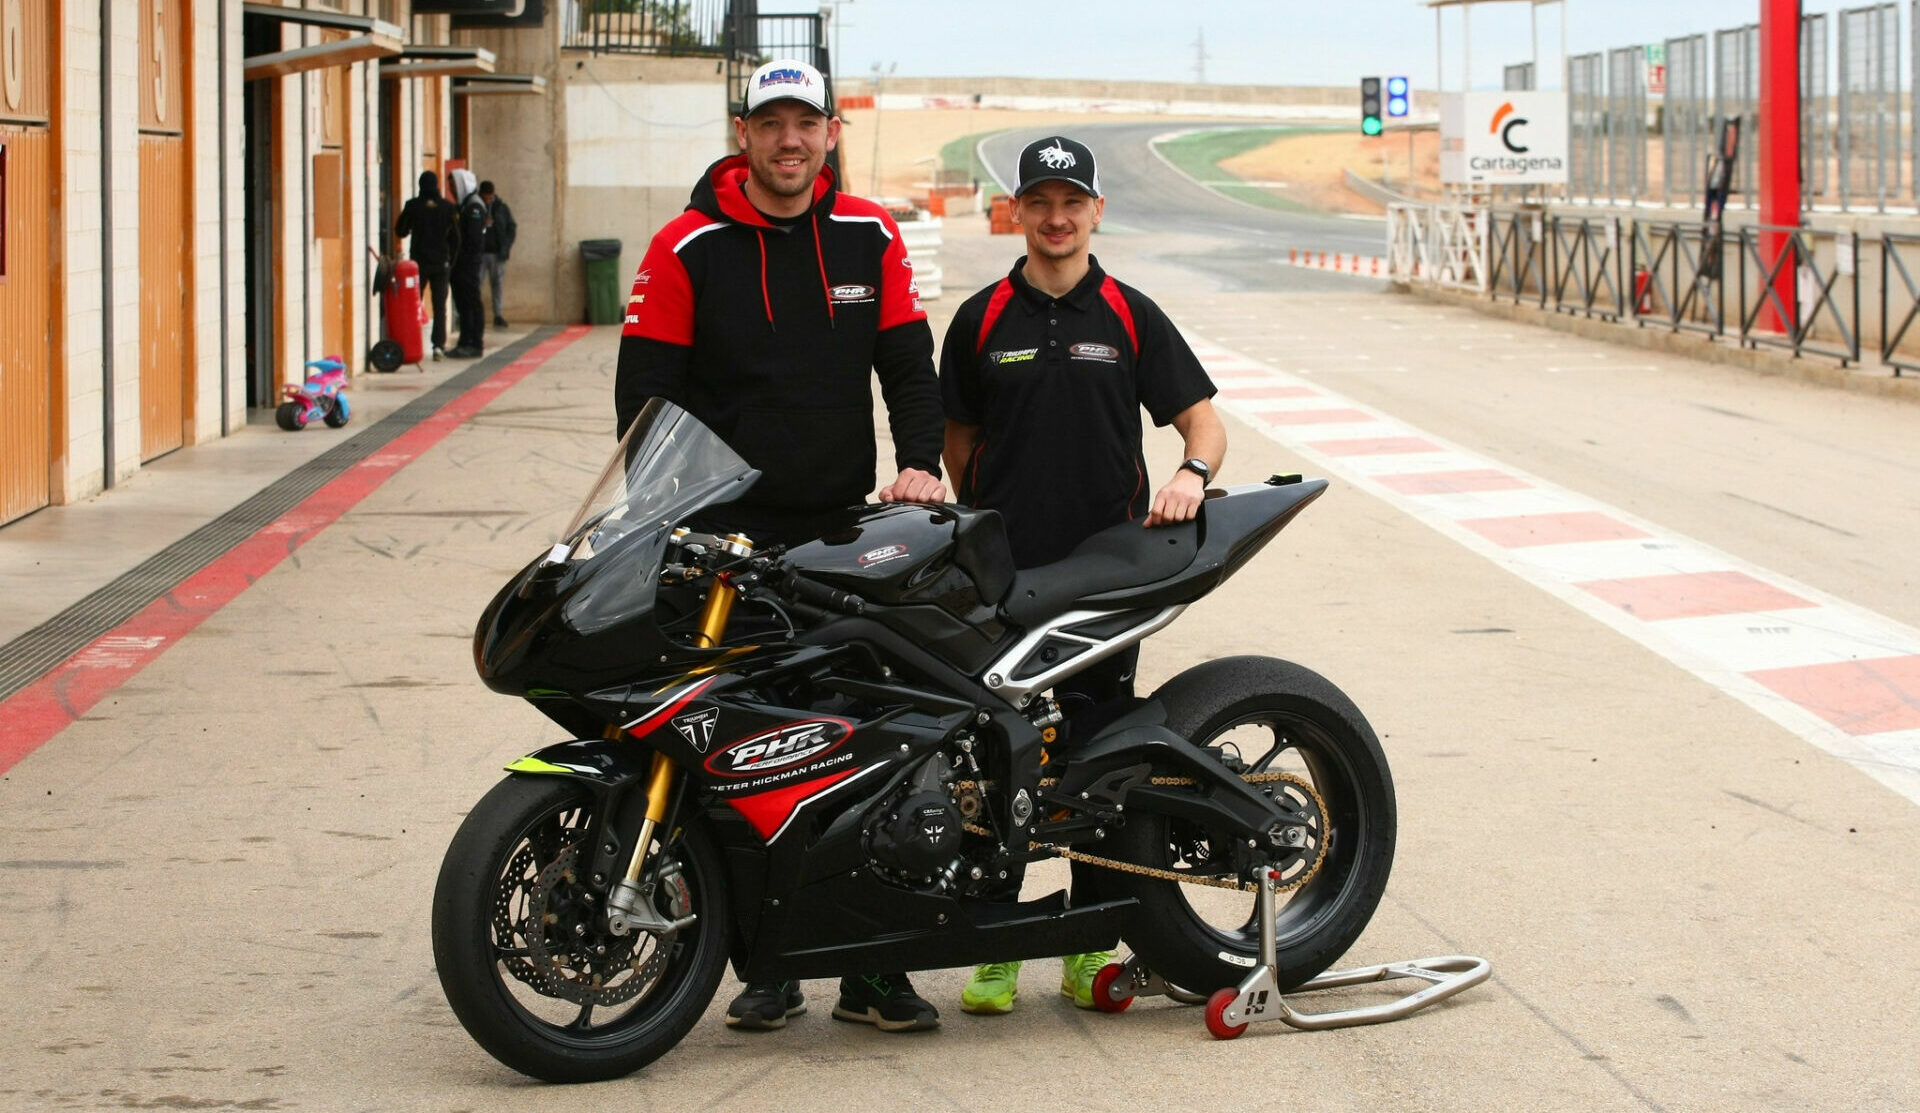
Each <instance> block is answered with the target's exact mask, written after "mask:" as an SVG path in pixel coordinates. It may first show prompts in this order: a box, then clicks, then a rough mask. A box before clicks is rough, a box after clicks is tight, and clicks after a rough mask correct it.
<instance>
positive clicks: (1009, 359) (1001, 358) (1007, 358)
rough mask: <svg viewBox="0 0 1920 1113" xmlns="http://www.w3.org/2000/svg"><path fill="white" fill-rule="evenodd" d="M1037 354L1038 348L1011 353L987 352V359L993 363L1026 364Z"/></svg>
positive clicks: (1022, 349)
mask: <svg viewBox="0 0 1920 1113" xmlns="http://www.w3.org/2000/svg"><path fill="white" fill-rule="evenodd" d="M1039 354H1040V349H1038V348H1018V349H1015V350H1014V351H1011V352H988V353H987V358H988V359H990V360H992V361H993V362H995V363H1027V362H1030V361H1031V360H1032V359H1033V358H1034V357H1035V356H1037V355H1039Z"/></svg>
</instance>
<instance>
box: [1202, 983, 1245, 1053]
mask: <svg viewBox="0 0 1920 1113" xmlns="http://www.w3.org/2000/svg"><path fill="white" fill-rule="evenodd" d="M1239 996H1240V991H1239V990H1238V989H1235V988H1234V987H1233V986H1228V987H1227V988H1225V989H1220V990H1215V991H1214V994H1213V996H1212V997H1209V998H1207V1031H1209V1032H1212V1033H1213V1038H1214V1039H1216V1040H1231V1039H1235V1038H1238V1037H1239V1035H1240V1033H1242V1032H1244V1031H1246V1030H1247V1026H1246V1025H1245V1024H1228V1023H1227V1010H1228V1009H1229V1008H1231V1007H1232V1006H1233V1003H1234V1001H1235V1000H1237V999H1238V998H1239Z"/></svg>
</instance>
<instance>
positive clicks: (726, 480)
mask: <svg viewBox="0 0 1920 1113" xmlns="http://www.w3.org/2000/svg"><path fill="white" fill-rule="evenodd" d="M759 474H760V473H759V472H757V471H755V470H754V469H753V468H751V467H749V466H748V465H747V463H746V461H745V460H743V459H741V458H740V456H739V454H738V453H735V452H734V451H733V450H732V449H731V448H729V447H728V446H727V444H726V442H724V441H722V440H721V439H720V438H719V437H718V436H717V435H716V434H714V432H713V431H712V430H710V429H708V428H707V427H706V426H705V425H703V424H701V423H700V421H699V420H698V419H696V418H695V417H694V416H693V415H691V414H689V413H687V412H686V411H685V410H682V409H681V408H680V407H678V406H675V405H673V404H672V403H670V402H665V401H662V400H660V399H655V400H653V401H652V402H649V403H648V404H647V406H646V408H645V409H644V410H642V411H641V413H640V416H639V417H638V418H636V419H635V420H634V423H633V425H632V426H631V427H630V428H629V429H628V430H627V433H626V435H625V436H624V437H622V438H621V439H620V442H619V444H618V445H617V446H616V447H615V449H614V453H613V456H612V458H611V459H610V460H608V462H607V465H606V467H604V468H603V469H602V470H601V472H600V477H599V479H598V481H597V482H596V483H595V484H594V487H593V489H592V491H591V492H590V493H589V494H588V496H587V498H586V500H585V501H584V502H582V503H581V506H580V509H579V510H578V511H576V512H575V514H574V516H573V518H572V520H571V521H570V522H569V523H568V525H567V527H566V529H565V531H564V532H563V533H562V535H561V537H560V539H559V541H558V542H557V543H556V544H554V545H553V547H552V548H551V549H549V550H548V551H547V553H546V554H545V555H544V556H542V557H540V558H539V559H537V560H535V561H534V562H532V563H531V564H529V565H527V566H526V567H525V568H524V569H522V570H521V571H520V573H519V574H518V575H516V576H515V577H514V578H513V579H512V580H511V581H509V582H508V583H507V585H506V586H505V587H503V588H502V589H501V590H500V592H499V594H498V595H496V596H495V597H494V599H493V601H492V602H491V603H490V604H489V605H488V606H487V609H486V611H485V613H484V614H482V615H481V618H480V624H479V628H478V629H477V630H476V631H475V634H474V664H475V667H476V668H477V669H478V671H479V673H480V677H481V679H482V680H484V681H485V682H486V683H487V685H488V686H489V687H491V688H493V689H495V690H496V691H501V692H508V693H512V694H515V695H524V696H529V697H532V698H542V697H562V696H573V695H578V694H580V693H584V692H589V691H594V690H597V689H601V688H605V687H607V686H609V685H613V684H619V683H623V682H632V681H635V680H637V679H639V678H640V677H641V676H642V675H643V674H645V673H648V672H654V673H657V672H660V671H667V670H665V669H664V668H663V666H667V665H672V664H677V663H678V662H680V660H681V659H682V658H685V657H688V656H689V655H695V656H697V655H699V653H701V652H710V651H695V650H692V649H690V648H689V647H687V646H685V645H683V644H680V643H677V642H674V641H672V640H670V639H668V638H667V637H665V636H664V635H663V634H662V633H661V631H660V627H659V624H658V622H657V621H656V617H655V610H656V607H657V606H658V604H659V602H660V598H659V592H660V579H661V577H660V570H661V564H662V561H663V558H664V556H665V553H666V550H667V545H668V542H669V541H670V539H671V537H672V533H673V530H674V527H675V526H677V525H679V524H680V523H682V522H683V521H685V520H686V519H688V518H690V517H693V516H694V515H696V514H698V513H700V512H701V511H703V510H705V509H707V508H709V507H713V506H718V505H721V504H723V503H726V502H729V501H731V500H733V499H736V498H738V497H739V496H740V495H742V494H744V493H745V492H746V490H747V489H748V488H749V487H751V486H752V485H753V481H754V480H755V479H757V478H759Z"/></svg>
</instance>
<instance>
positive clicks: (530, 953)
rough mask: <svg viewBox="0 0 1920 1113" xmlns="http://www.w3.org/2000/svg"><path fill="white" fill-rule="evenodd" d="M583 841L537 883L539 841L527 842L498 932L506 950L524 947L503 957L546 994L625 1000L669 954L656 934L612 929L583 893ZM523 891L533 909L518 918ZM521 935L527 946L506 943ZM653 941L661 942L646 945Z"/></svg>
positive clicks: (513, 866)
mask: <svg viewBox="0 0 1920 1113" xmlns="http://www.w3.org/2000/svg"><path fill="white" fill-rule="evenodd" d="M579 847H580V844H578V843H574V844H573V845H571V846H568V847H567V848H566V849H565V850H563V851H561V852H560V854H559V856H558V857H556V858H554V860H553V861H552V862H550V863H548V864H547V867H546V868H545V869H543V870H541V871H540V873H539V876H537V877H536V878H534V880H533V882H532V884H531V885H530V886H529V885H528V883H527V881H526V876H527V872H528V870H529V869H531V867H532V866H533V864H534V855H533V848H532V847H530V846H522V847H521V848H520V850H519V852H518V853H516V854H515V855H514V856H513V860H512V861H511V862H509V863H508V865H507V869H506V871H505V873H504V875H503V876H502V878H501V882H500V887H499V890H498V892H497V893H496V895H495V900H494V910H493V931H494V939H495V942H496V945H497V946H500V947H501V949H502V950H503V951H516V953H512V954H507V955H505V956H504V957H502V959H501V963H502V965H504V966H505V967H506V968H507V972H508V973H509V974H511V975H513V977H514V978H516V979H518V980H519V981H521V982H524V983H525V984H526V985H528V986H529V987H531V988H532V989H533V990H534V992H536V993H539V994H540V995H541V996H543V997H554V998H559V999H561V1000H564V1001H572V1002H574V1003H576V1004H581V1005H585V1004H592V1005H595V1006H603V1005H618V1004H622V1003H624V1002H626V1001H631V1000H632V999H633V998H635V997H637V996H639V995H640V993H641V992H643V991H644V990H646V989H647V988H648V987H650V986H652V985H653V984H654V982H655V981H656V979H657V978H658V975H659V972H660V969H661V967H662V966H663V965H664V964H665V962H666V956H665V954H664V953H663V951H662V948H661V947H660V946H659V945H658V941H657V940H655V939H654V937H653V936H651V935H648V934H645V933H633V934H630V935H625V936H620V935H614V934H613V933H612V932H610V931H608V930H607V928H606V916H605V915H604V913H602V912H601V910H600V906H599V904H598V903H596V902H594V901H592V900H591V899H583V898H584V897H585V896H586V894H587V892H588V890H586V889H585V888H584V887H583V886H582V885H581V884H580V881H579V875H578V870H577V866H578V863H579ZM522 893H524V894H525V896H526V914H525V915H524V916H523V917H522V918H520V919H519V920H517V921H516V920H515V919H514V916H513V910H514V906H515V905H516V904H517V903H518V898H519V897H520V895H521V894H522ZM514 939H518V940H519V941H520V943H521V944H522V946H523V950H519V949H515V948H512V947H510V946H508V945H506V944H507V943H508V941H511V940H514ZM646 943H652V944H653V945H652V946H648V947H645V949H644V951H642V950H641V948H642V946H643V944H646Z"/></svg>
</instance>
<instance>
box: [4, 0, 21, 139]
mask: <svg viewBox="0 0 1920 1113" xmlns="http://www.w3.org/2000/svg"><path fill="white" fill-rule="evenodd" d="M26 23H27V20H26V16H25V15H24V14H23V13H22V12H21V10H20V0H0V97H5V98H6V101H7V108H8V109H9V110H10V111H16V112H17V111H19V109H20V96H21V86H22V85H24V84H25V83H26V75H25V74H24V73H23V72H21V71H23V70H25V69H26V67H27V58H26V53H27V43H26V40H27V28H26Z"/></svg>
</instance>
